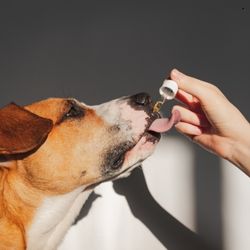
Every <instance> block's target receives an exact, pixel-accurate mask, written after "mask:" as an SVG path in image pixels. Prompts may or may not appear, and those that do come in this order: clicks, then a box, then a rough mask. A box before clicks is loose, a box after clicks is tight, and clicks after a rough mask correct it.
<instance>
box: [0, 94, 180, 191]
mask: <svg viewBox="0 0 250 250" xmlns="http://www.w3.org/2000/svg"><path fill="white" fill-rule="evenodd" d="M3 111H4V112H3V113H2V116H3V118H4V119H7V118H8V117H9V118H10V117H11V119H12V123H7V122H6V123H4V124H3V123H2V125H1V122H0V154H1V155H4V157H5V158H4V159H6V162H10V160H11V159H13V156H14V159H16V162H17V164H16V165H17V167H16V171H18V172H19V173H20V174H21V175H22V176H23V178H25V179H26V180H27V181H28V182H30V183H31V184H32V185H33V186H34V187H36V188H39V189H42V190H45V191H51V192H56V193H65V192H69V191H71V190H73V189H74V188H76V187H78V186H81V185H84V186H86V187H92V186H93V185H96V184H98V183H100V182H102V181H105V180H109V179H114V178H117V177H118V176H121V175H122V174H124V173H125V172H127V171H129V170H131V169H133V168H134V167H135V166H137V165H138V164H140V163H141V162H142V161H143V160H144V159H146V158H147V157H148V156H149V155H150V154H151V153H152V152H153V150H154V148H155V146H156V144H157V142H158V141H159V139H160V133H159V132H163V130H164V131H166V130H168V129H169V128H170V127H171V126H172V125H173V123H174V122H175V121H176V120H177V119H178V117H177V116H178V115H177V116H176V115H175V114H174V115H173V116H172V119H170V120H169V121H167V120H165V124H163V123H164V122H162V121H161V119H159V118H160V115H159V114H158V113H155V112H153V110H152V101H151V98H150V97H149V96H148V95H147V94H144V93H141V94H137V95H134V96H129V97H123V98H120V99H116V100H112V101H110V102H107V103H104V104H101V105H98V106H88V105H86V104H84V103H81V102H79V101H77V100H75V99H60V98H51V99H47V100H43V101H40V102H37V103H33V104H31V105H29V106H26V107H25V109H22V108H20V107H17V106H15V105H14V104H12V105H11V107H10V106H7V107H6V108H4V109H3ZM10 114H11V115H10ZM8 115H9V116H8ZM0 116H1V113H0ZM6 117H7V118H6ZM0 118H1V117H0ZM7 120H8V119H7ZM10 124H11V126H10ZM7 160H8V161H7ZM2 161H3V160H2ZM0 165H1V164H0ZM2 165H5V166H8V164H2Z"/></svg>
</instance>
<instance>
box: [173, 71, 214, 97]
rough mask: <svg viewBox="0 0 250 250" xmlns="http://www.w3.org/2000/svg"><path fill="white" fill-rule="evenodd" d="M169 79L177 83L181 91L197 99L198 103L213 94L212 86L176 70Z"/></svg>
mask: <svg viewBox="0 0 250 250" xmlns="http://www.w3.org/2000/svg"><path fill="white" fill-rule="evenodd" d="M170 77H171V79H172V80H174V81H176V82H177V84H178V87H179V88H180V89H181V90H184V91H185V92H187V93H189V94H191V95H192V96H195V97H197V98H198V99H199V100H200V101H204V100H206V98H207V96H208V95H210V94H212V93H213V91H211V90H212V87H211V86H213V85H212V84H210V83H207V82H204V81H201V80H199V79H196V78H194V77H191V76H187V75H185V74H183V73H181V72H180V71H178V70H177V69H173V70H172V71H171V73H170Z"/></svg>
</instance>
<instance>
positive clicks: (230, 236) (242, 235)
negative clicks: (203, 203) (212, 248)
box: [221, 160, 250, 250]
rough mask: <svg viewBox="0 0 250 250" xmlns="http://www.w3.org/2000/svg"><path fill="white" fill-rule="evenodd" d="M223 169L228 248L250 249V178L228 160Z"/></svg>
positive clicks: (225, 240) (225, 231) (225, 233)
mask: <svg viewBox="0 0 250 250" xmlns="http://www.w3.org/2000/svg"><path fill="white" fill-rule="evenodd" d="M221 164H222V167H223V168H222V169H223V180H224V184H223V194H224V195H223V203H222V206H223V207H222V211H223V221H224V226H223V231H224V245H225V249H226V250H235V249H240V250H249V249H250V236H249V229H250V178H249V177H248V176H246V175H245V174H244V173H242V172H241V171H240V170H238V169H237V168H235V167H234V166H233V165H232V164H231V163H229V162H227V161H223V160H222V161H221Z"/></svg>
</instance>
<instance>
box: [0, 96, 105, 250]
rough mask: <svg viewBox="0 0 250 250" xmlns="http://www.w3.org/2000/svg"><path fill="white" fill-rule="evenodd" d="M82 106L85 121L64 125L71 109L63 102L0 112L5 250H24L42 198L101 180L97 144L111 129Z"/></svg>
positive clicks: (0, 232)
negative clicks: (64, 115) (64, 118)
mask: <svg viewBox="0 0 250 250" xmlns="http://www.w3.org/2000/svg"><path fill="white" fill-rule="evenodd" d="M79 105H81V106H82V108H84V109H85V115H84V117H82V118H80V119H68V120H66V121H64V122H59V121H60V119H61V118H62V116H63V114H64V113H65V112H66V110H67V101H66V100H64V99H56V98H54V99H48V100H45V101H41V102H38V103H34V104H32V105H30V106H27V107H25V109H24V108H21V107H19V106H17V105H15V104H10V105H8V106H6V107H5V108H3V109H2V110H0V245H1V247H0V248H1V249H25V248H26V239H25V233H26V230H27V229H28V227H29V225H30V223H31V221H32V218H33V217H34V213H35V210H36V209H37V208H38V207H39V205H40V203H41V201H42V200H43V199H44V197H47V196H49V195H57V194H63V193H67V192H70V191H71V190H73V189H75V188H76V187H79V186H80V185H87V184H91V183H94V182H97V181H99V180H101V174H100V173H99V169H98V166H99V165H100V161H101V159H100V157H91V154H92V152H95V153H96V155H101V154H102V152H101V150H102V148H101V146H99V141H100V140H103V141H105V140H108V138H106V134H107V133H106V130H107V126H106V125H105V122H104V121H103V120H101V119H100V118H99V117H98V116H97V115H96V114H95V112H94V111H93V110H91V109H89V108H87V107H84V106H83V105H82V104H80V103H79ZM46 138H47V139H46ZM95 138H96V139H95ZM97 138H98V140H97ZM45 139H46V140H45ZM42 143H43V144H42ZM79 145H80V147H79ZM68 152H70V154H68ZM87 155H89V157H86V156H87ZM6 159H8V161H7V162H5V160H6ZM1 161H2V162H1ZM72 166H74V167H72ZM89 166H92V167H91V168H88V167H89ZM69 169H70V171H69Z"/></svg>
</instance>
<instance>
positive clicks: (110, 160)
mask: <svg viewBox="0 0 250 250" xmlns="http://www.w3.org/2000/svg"><path fill="white" fill-rule="evenodd" d="M179 121H180V113H179V111H173V112H172V115H171V116H170V118H162V116H161V115H160V113H156V112H153V113H152V114H151V115H150V116H149V118H148V123H147V126H146V128H145V131H144V132H143V133H142V134H141V136H140V137H139V139H138V140H137V141H136V142H125V143H122V144H120V145H117V146H116V147H115V148H112V149H110V151H109V152H107V153H106V155H107V157H106V160H105V161H104V163H103V167H102V176H105V178H104V179H102V180H100V181H98V182H96V183H94V184H92V185H90V186H88V187H87V189H89V188H94V187H95V186H96V185H98V184H100V183H102V182H106V181H110V180H114V179H116V178H118V177H119V176H121V175H122V174H124V173H126V172H130V171H131V170H132V169H133V168H134V167H136V166H138V165H139V164H140V163H141V162H142V161H143V160H139V161H138V162H136V163H133V164H132V165H130V166H129V167H128V168H126V169H124V170H123V171H121V172H120V169H121V167H122V166H123V164H124V161H126V158H129V156H128V155H129V154H131V153H132V154H133V151H135V152H136V147H139V148H140V150H143V147H144V145H146V144H150V145H152V144H156V143H157V142H158V141H159V140H160V138H161V133H165V132H167V131H169V130H170V129H171V128H172V127H173V126H174V125H175V124H176V123H177V122H179Z"/></svg>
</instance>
